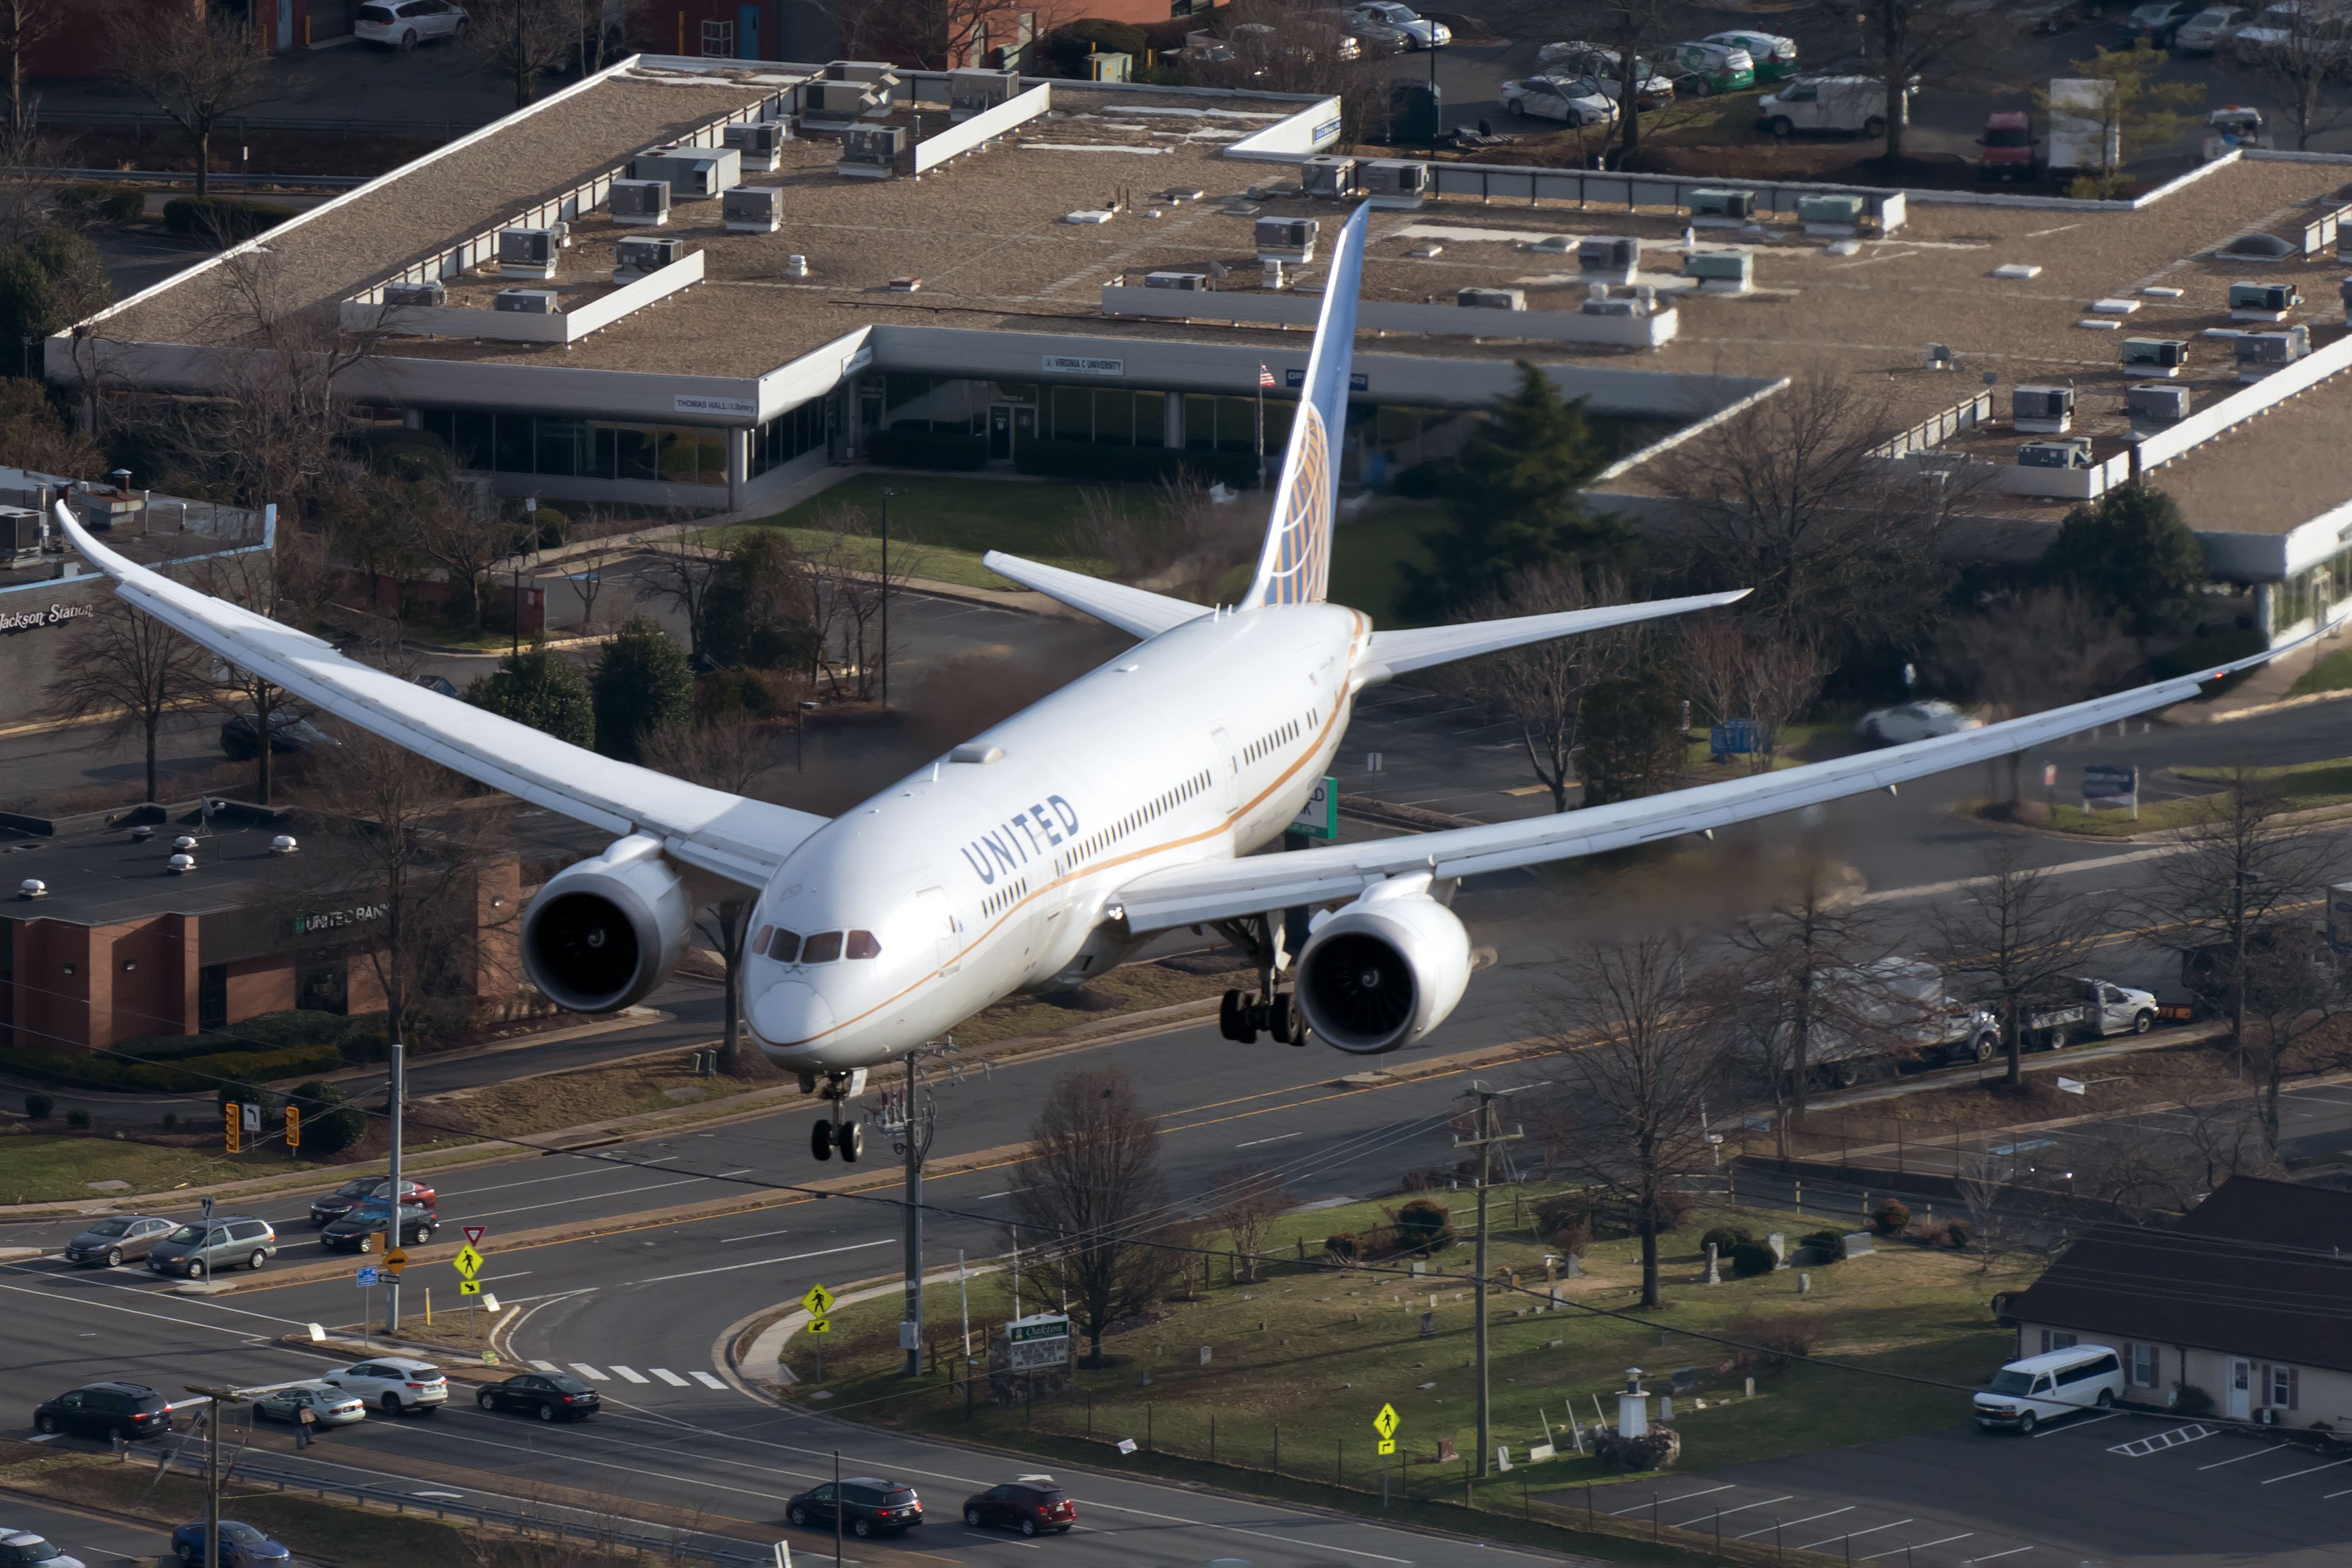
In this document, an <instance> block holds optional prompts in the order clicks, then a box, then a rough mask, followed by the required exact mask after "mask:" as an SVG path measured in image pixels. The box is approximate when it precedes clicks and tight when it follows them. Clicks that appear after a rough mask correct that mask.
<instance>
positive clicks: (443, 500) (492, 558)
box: [415, 483, 516, 631]
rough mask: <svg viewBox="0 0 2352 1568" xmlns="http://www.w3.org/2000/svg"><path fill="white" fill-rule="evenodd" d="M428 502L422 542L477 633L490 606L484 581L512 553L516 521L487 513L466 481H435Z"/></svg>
mask: <svg viewBox="0 0 2352 1568" xmlns="http://www.w3.org/2000/svg"><path fill="white" fill-rule="evenodd" d="M425 502H426V506H427V509H428V510H425V512H424V514H423V516H422V517H420V518H419V519H418V521H419V523H420V526H419V527H418V529H417V531H416V534H415V540H416V543H417V546H418V547H419V548H420V549H422V550H423V551H424V552H425V554H426V555H427V556H428V557H430V558H431V559H432V561H433V562H434V563H435V564H436V565H438V566H439V567H440V568H441V572H442V575H443V576H444V577H445V578H446V580H447V582H448V584H449V588H450V591H451V592H452V593H454V594H457V595H461V597H462V602H463V603H464V605H466V624H467V626H471V627H472V628H473V629H474V630H476V631H480V630H481V629H482V626H483V616H484V611H485V609H486V597H487V596H486V595H485V594H484V593H483V586H484V583H485V581H486V579H487V578H488V575H489V574H490V572H491V569H492V568H494V567H496V566H497V565H498V563H499V562H501V561H503V560H505V559H506V558H507V557H508V556H509V554H511V553H513V552H514V550H515V529H516V525H515V524H513V523H511V522H509V521H506V520H505V519H504V518H501V517H499V516H498V515H497V513H495V512H492V513H491V514H490V515H488V516H487V517H486V516H484V515H482V513H481V512H480V511H479V510H477V497H476V496H475V494H474V492H473V491H472V490H471V489H468V488H467V487H466V486H464V485H462V484H456V483H452V484H448V485H442V486H436V487H434V488H433V489H432V490H431V491H430V493H429V494H428V495H427V496H426V497H425Z"/></svg>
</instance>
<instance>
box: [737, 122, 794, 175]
mask: <svg viewBox="0 0 2352 1568" xmlns="http://www.w3.org/2000/svg"><path fill="white" fill-rule="evenodd" d="M719 134H720V136H722V137H723V138H724V139H725V142H726V145H727V146H728V147H730V148H731V149H732V150H733V151H734V153H735V156H736V159H737V165H736V166H737V167H738V168H739V169H754V170H758V171H760V172H761V173H766V172H769V171H772V170H773V169H774V168H775V166H776V165H777V164H778V163H781V162H782V161H783V150H784V143H785V142H789V141H791V140H792V139H793V128H792V127H791V126H790V125H787V124H785V123H784V122H783V121H781V120H749V121H739V122H738V123H736V124H733V125H730V126H728V127H727V128H726V129H725V130H724V131H722V132H719Z"/></svg>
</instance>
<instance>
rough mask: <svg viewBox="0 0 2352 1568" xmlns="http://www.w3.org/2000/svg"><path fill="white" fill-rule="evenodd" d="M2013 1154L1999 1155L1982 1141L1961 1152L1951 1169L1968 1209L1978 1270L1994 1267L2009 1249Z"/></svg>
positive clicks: (1954, 1181)
mask: <svg viewBox="0 0 2352 1568" xmlns="http://www.w3.org/2000/svg"><path fill="white" fill-rule="evenodd" d="M2016 1160H2017V1157H2016V1156H2015V1155H2014V1154H2010V1155H1997V1154H1995V1153H1993V1152H1991V1150H1990V1147H1989V1146H1988V1145H1986V1144H1984V1143H1983V1142H1979V1144H1978V1145H1977V1147H1976V1148H1974V1149H1972V1150H1970V1151H1969V1152H1968V1153H1966V1154H1964V1155H1961V1156H1960V1157H1959V1158H1958V1160H1957V1161H1956V1162H1955V1163H1954V1166H1953V1171H1952V1184H1953V1185H1954V1186H1955V1187H1957V1188H1958V1190H1959V1196H1960V1206H1961V1207H1962V1208H1964V1209H1966V1210H1967V1211H1968V1215H1969V1233H1970V1234H1969V1246H1970V1247H1974V1248H1976V1253H1977V1272H1978V1273H1979V1274H1989V1273H1990V1272H1991V1271H1992V1260H1993V1259H1994V1258H1997V1257H2000V1256H2001V1255H2002V1254H2004V1253H2006V1252H2007V1251H2008V1250H2009V1226H2008V1221H2009V1211H2008V1208H2007V1204H2008V1201H2009V1188H2010V1184H2011V1182H2010V1177H2011V1167H2012V1166H2013V1165H2014V1164H2015V1163H2016Z"/></svg>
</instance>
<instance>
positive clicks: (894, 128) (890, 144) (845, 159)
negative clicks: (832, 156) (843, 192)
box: [835, 125, 907, 180]
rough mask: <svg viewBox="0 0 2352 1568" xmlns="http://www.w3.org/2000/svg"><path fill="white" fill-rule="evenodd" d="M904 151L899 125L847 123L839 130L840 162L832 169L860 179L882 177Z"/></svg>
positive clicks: (904, 136)
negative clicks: (847, 124)
mask: <svg viewBox="0 0 2352 1568" xmlns="http://www.w3.org/2000/svg"><path fill="white" fill-rule="evenodd" d="M906 150H907V128H906V127H905V126H903V125H851V126H847V127H845V128H844V129H843V131H842V132H841V162H840V163H838V164H836V165H835V172H836V173H839V174H850V175H854V176H855V177H856V178H858V179H861V180H886V179H888V178H889V177H890V175H891V174H893V173H894V172H895V171H896V170H897V168H898V154H899V153H903V152H905V151H906Z"/></svg>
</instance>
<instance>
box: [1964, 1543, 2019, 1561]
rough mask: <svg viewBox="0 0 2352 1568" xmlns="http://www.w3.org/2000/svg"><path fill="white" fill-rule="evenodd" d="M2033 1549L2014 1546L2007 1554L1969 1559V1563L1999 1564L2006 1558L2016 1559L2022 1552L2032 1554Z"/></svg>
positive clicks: (1999, 1553)
mask: <svg viewBox="0 0 2352 1568" xmlns="http://www.w3.org/2000/svg"><path fill="white" fill-rule="evenodd" d="M2032 1550H2033V1548H2032V1547H2031V1546H2012V1547H2011V1548H2010V1549H2009V1550H2008V1551H2006V1552H1994V1553H1993V1554H1992V1555H1991V1556H1990V1557H1971V1558H1969V1563H1997V1562H1999V1561H2000V1559H2002V1558H2004V1557H2014V1556H2016V1555H2017V1554H2018V1553H2019V1552H2031V1551H2032Z"/></svg>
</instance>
